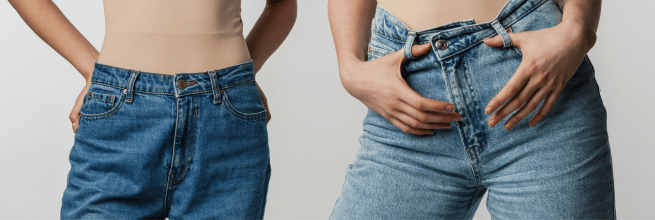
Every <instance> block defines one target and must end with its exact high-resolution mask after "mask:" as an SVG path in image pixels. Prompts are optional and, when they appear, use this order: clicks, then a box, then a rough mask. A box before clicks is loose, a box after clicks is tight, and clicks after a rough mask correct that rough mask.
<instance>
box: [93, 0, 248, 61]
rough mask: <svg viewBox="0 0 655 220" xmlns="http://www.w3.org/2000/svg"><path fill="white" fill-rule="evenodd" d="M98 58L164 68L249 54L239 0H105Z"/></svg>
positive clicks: (241, 58) (241, 59) (244, 57)
mask: <svg viewBox="0 0 655 220" xmlns="http://www.w3.org/2000/svg"><path fill="white" fill-rule="evenodd" d="M104 8H105V25H106V26H105V39H104V42H103V45H102V49H101V51H100V57H99V59H98V62H99V63H103V64H107V65H112V66H116V67H121V68H127V69H136V70H140V71H146V72H155V73H163V74H174V73H190V72H202V71H208V70H214V69H220V68H224V67H228V66H232V65H235V64H239V63H243V62H247V61H249V60H250V54H249V53H248V47H247V45H246V42H245V39H244V36H243V23H242V21H241V1H240V0H184V1H180V0H138V1H135V0H104Z"/></svg>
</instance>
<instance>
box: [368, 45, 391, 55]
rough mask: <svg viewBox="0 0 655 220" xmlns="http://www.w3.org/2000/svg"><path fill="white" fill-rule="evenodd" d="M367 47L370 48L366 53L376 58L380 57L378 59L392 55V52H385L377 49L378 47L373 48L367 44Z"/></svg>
mask: <svg viewBox="0 0 655 220" xmlns="http://www.w3.org/2000/svg"><path fill="white" fill-rule="evenodd" d="M368 46H369V47H370V48H371V49H370V50H369V52H368V53H371V54H373V55H377V56H380V57H383V56H386V55H387V54H389V53H393V52H387V51H386V50H384V49H382V48H379V47H376V46H373V45H371V44H369V45H368Z"/></svg>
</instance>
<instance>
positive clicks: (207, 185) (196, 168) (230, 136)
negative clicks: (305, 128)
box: [61, 62, 271, 219]
mask: <svg viewBox="0 0 655 220" xmlns="http://www.w3.org/2000/svg"><path fill="white" fill-rule="evenodd" d="M92 81H93V82H92V84H91V86H90V88H89V92H88V93H87V94H86V96H85V98H84V104H83V107H82V110H81V120H80V124H79V128H78V130H77V132H76V133H75V143H74V145H73V149H71V153H70V163H71V170H70V172H69V174H68V185H67V187H66V190H65V191H64V196H63V203H62V207H61V218H62V219H108V218H111V219H135V218H159V219H161V218H165V217H169V218H170V219H181V218H185V219H207V218H213V219H261V218H262V217H263V214H264V206H265V202H266V193H267V188H268V181H269V179H270V172H271V170H270V165H269V148H268V136H267V130H266V110H265V108H264V106H263V104H262V100H261V96H260V94H259V90H258V88H257V85H256V84H255V74H254V72H253V64H252V62H247V63H243V64H239V65H236V66H232V67H228V68H224V69H220V70H214V71H208V72H201V73H182V74H175V75H163V74H156V73H147V72H140V71H135V70H127V69H121V68H117V67H111V66H107V65H103V64H99V63H96V65H95V71H94V72H93V77H92Z"/></svg>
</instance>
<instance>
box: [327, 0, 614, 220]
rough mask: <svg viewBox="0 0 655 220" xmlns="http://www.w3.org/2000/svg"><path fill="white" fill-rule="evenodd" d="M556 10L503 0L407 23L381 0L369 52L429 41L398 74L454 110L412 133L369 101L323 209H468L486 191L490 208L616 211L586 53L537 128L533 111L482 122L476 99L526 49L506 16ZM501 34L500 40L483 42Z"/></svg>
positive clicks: (427, 212) (351, 213) (521, 214)
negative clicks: (467, 12)
mask: <svg viewBox="0 0 655 220" xmlns="http://www.w3.org/2000/svg"><path fill="white" fill-rule="evenodd" d="M561 18H562V11H561V8H560V7H559V5H557V3H556V2H555V0H510V1H509V2H508V3H507V4H506V5H505V7H504V8H503V9H502V10H501V12H500V13H499V15H498V17H497V18H496V19H494V20H493V21H491V22H486V23H480V24H476V23H475V22H474V21H473V20H465V21H459V22H453V23H450V24H445V25H442V26H438V27H435V28H431V29H426V30H419V31H410V30H409V29H408V28H407V27H406V26H405V25H404V24H403V23H402V22H401V21H400V20H398V19H397V18H395V17H394V16H393V15H392V14H390V13H389V12H387V11H385V10H384V9H382V8H379V7H378V9H377V12H376V15H375V18H374V19H373V23H372V39H371V41H370V44H369V54H368V55H369V60H373V59H377V58H379V57H381V56H384V55H386V54H388V53H390V52H394V51H398V50H400V49H402V48H403V47H404V48H409V46H411V45H413V44H423V43H431V44H432V48H433V49H432V52H430V53H428V54H427V55H425V56H422V57H416V58H415V57H412V56H411V53H410V54H406V55H405V56H406V57H407V58H408V59H410V61H409V62H408V63H407V64H406V66H405V69H404V70H403V77H404V79H405V80H406V81H407V83H408V84H409V86H410V87H411V88H412V89H413V90H415V91H416V92H418V93H419V94H420V95H422V96H424V97H427V98H431V99H436V100H442V101H446V102H450V103H453V104H454V105H455V108H456V112H458V113H459V114H461V116H462V121H461V122H451V125H452V129H444V130H434V135H432V136H416V135H412V134H408V133H403V132H402V131H400V129H398V128H396V127H395V126H394V125H393V124H392V123H391V122H389V121H387V120H386V119H384V118H383V117H382V116H381V115H379V114H377V113H376V112H373V111H370V110H369V112H368V115H367V116H366V118H365V119H364V125H363V130H364V134H363V135H362V136H361V137H360V139H359V141H360V143H361V149H360V150H359V152H358V153H357V156H356V159H355V161H354V162H353V163H352V164H351V165H349V166H348V168H347V169H346V178H345V183H344V185H343V189H342V194H341V196H340V197H339V199H338V200H337V202H336V205H335V207H334V210H333V213H332V216H331V219H435V218H440V219H471V218H473V215H474V214H475V211H476V209H477V207H478V205H479V203H480V201H481V198H482V197H483V195H484V194H485V193H486V192H488V193H489V194H488V200H487V208H488V210H489V213H490V214H491V216H492V218H494V219H534V218H538V219H582V218H584V219H614V218H616V217H615V205H614V181H613V174H612V159H611V154H610V146H609V142H608V135H607V119H606V116H607V115H606V111H605V107H604V106H603V102H602V100H601V97H600V93H599V88H598V84H597V83H596V79H595V77H594V69H593V67H592V65H591V62H590V61H589V59H588V58H586V57H585V59H584V61H583V62H582V64H581V65H580V67H579V69H578V70H577V72H576V73H575V75H574V76H573V78H572V79H571V80H570V81H569V82H568V84H567V85H566V87H565V88H564V90H563V91H562V93H561V95H560V96H559V99H558V100H557V103H556V104H555V106H554V108H553V109H552V110H551V111H550V112H549V113H548V115H547V116H546V117H545V118H544V119H543V121H541V122H540V123H539V124H537V125H536V126H535V127H534V128H530V126H529V125H528V121H529V120H528V119H529V118H531V117H532V116H533V115H534V112H533V113H532V114H530V115H529V116H528V117H526V119H524V120H522V121H521V122H520V123H518V124H517V125H516V126H515V127H514V128H513V129H512V130H510V131H505V130H504V128H503V126H495V127H494V128H490V127H489V126H487V121H488V120H489V117H490V115H485V114H484V106H486V104H487V103H489V101H490V100H491V99H492V98H493V97H494V96H495V95H496V94H498V92H499V91H500V90H501V88H502V87H503V86H504V85H505V84H506V83H507V82H508V80H509V79H510V77H512V75H513V74H514V72H515V71H516V69H517V67H518V65H519V63H520V62H521V57H522V54H521V50H520V49H519V48H516V47H512V46H511V39H509V38H508V35H507V32H506V30H505V28H509V29H510V31H512V32H517V33H518V32H524V31H533V30H539V29H544V28H548V27H553V26H555V25H557V24H559V23H560V22H561ZM497 34H500V35H501V36H502V37H503V39H504V42H505V46H506V47H504V48H503V47H501V48H492V47H489V46H486V45H485V44H484V43H482V40H483V39H485V38H489V37H493V36H496V35H497ZM507 118H509V117H507ZM503 123H504V121H502V122H501V123H499V124H500V125H502V124H503Z"/></svg>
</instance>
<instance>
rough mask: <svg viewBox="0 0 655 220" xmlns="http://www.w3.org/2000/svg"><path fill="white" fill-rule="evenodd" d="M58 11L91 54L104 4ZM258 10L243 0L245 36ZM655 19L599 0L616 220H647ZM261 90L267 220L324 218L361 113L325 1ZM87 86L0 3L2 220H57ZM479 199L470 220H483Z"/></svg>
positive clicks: (303, 6) (645, 5)
mask: <svg viewBox="0 0 655 220" xmlns="http://www.w3.org/2000/svg"><path fill="white" fill-rule="evenodd" d="M55 2H56V3H57V5H58V6H59V7H60V8H61V10H62V11H63V12H64V14H65V15H66V16H67V17H68V18H69V19H70V20H71V22H72V23H73V24H74V25H75V26H76V27H77V28H78V29H79V30H80V32H82V34H84V36H86V37H87V38H88V39H89V41H90V42H91V43H92V44H93V45H94V46H95V47H96V48H98V49H99V48H100V47H101V46H102V41H103V35H104V16H103V8H102V1H81V0H78V1H70V0H67V1H63V0H57V1H55ZM264 2H265V1H261V0H259V1H254V0H245V1H243V7H242V8H243V14H242V16H243V20H244V24H245V31H246V33H247V32H248V30H249V29H250V28H251V27H252V25H253V24H254V22H255V21H256V19H257V18H258V16H259V13H260V12H261V11H262V10H263V8H264ZM653 9H655V1H652V0H630V1H617V0H611V1H604V2H603V13H602V18H601V23H600V28H599V31H598V42H597V44H596V46H595V48H594V49H592V51H591V52H590V53H589V56H590V58H591V60H592V62H593V64H594V66H595V69H596V74H597V75H596V77H597V79H598V82H599V84H600V87H601V89H602V92H601V95H602V97H603V101H604V103H605V106H606V108H607V112H608V116H609V117H608V124H609V134H610V143H611V148H612V155H613V163H614V177H615V187H616V204H617V205H616V206H617V214H618V217H619V219H655V212H653V210H652V207H653V206H655V202H654V201H655V192H654V190H653V187H652V186H653V182H655V174H654V173H655V172H654V171H653V165H652V164H653V159H652V157H653V154H655V150H654V149H655V144H654V143H653V137H654V136H655V129H654V128H653V126H654V125H653V123H654V122H655V120H654V119H655V116H654V114H653V110H654V109H655V104H654V100H655V92H654V91H653V89H654V86H653V84H654V83H655V65H654V64H655V60H654V59H653V58H655V56H653V52H654V51H655V43H653V40H654V39H653V36H655V31H653V29H655V25H653V23H655V15H654V13H653ZM257 80H258V82H259V84H260V85H261V87H262V88H263V89H264V91H265V93H266V95H267V97H268V100H269V103H270V104H269V105H270V108H271V112H272V114H273V117H272V120H271V122H270V124H269V136H270V147H271V157H272V159H271V163H272V170H273V174H272V178H271V183H270V188H269V195H268V204H267V207H266V216H265V217H266V218H267V219H327V218H328V217H329V216H330V213H331V211H332V207H333V205H334V202H335V201H336V199H337V198H338V196H339V194H340V192H341V186H342V184H343V182H344V174H345V169H346V165H347V164H349V163H352V161H353V160H354V158H355V153H356V152H357V150H358V149H359V147H360V145H359V143H358V142H357V138H358V137H359V136H360V135H361V133H362V130H361V125H362V119H363V117H364V115H365V113H366V107H365V106H364V105H363V104H361V103H360V102H358V101H357V100H356V99H354V98H352V97H351V96H350V95H349V94H348V93H347V92H346V91H345V90H344V89H343V87H342V86H341V84H340V81H339V76H338V70H337V60H336V56H335V51H334V44H333V42H332V36H331V33H330V28H329V24H328V19H327V1H325V0H320V1H317V0H311V1H310V0H303V1H299V14H298V21H297V22H296V26H295V27H294V30H293V31H292V32H291V34H290V35H289V38H288V39H287V41H286V42H285V43H284V44H283V45H282V47H281V48H280V49H279V50H278V51H277V52H276V53H275V54H274V55H273V56H272V57H271V58H270V59H269V61H268V62H267V63H266V65H265V66H264V68H263V69H262V70H261V72H259V74H258V77H257ZM83 86H84V80H83V78H82V77H81V76H80V75H79V74H78V73H77V72H76V70H75V69H74V68H73V67H72V66H71V65H70V64H69V63H67V62H66V61H65V60H64V59H63V58H61V57H60V56H59V55H58V54H57V53H56V52H55V51H54V50H52V49H51V48H50V47H48V46H47V45H46V44H45V43H44V42H43V41H41V39H39V38H38V37H37V36H36V35H35V34H34V33H33V32H32V31H31V30H30V29H29V28H28V26H27V25H26V24H25V23H24V22H23V21H22V20H21V19H20V17H19V16H18V14H17V13H16V12H15V11H14V10H13V8H12V7H11V6H10V5H9V4H8V3H7V2H6V1H2V2H0V105H1V107H0V218H2V219H7V218H12V219H13V218H58V217H59V208H60V205H61V196H62V193H63V191H64V188H65V186H66V174H67V172H68V170H69V168H70V164H69V163H68V152H69V150H70V149H71V147H72V145H73V132H72V130H71V126H70V122H69V120H68V114H69V112H70V110H71V108H72V107H73V103H74V101H75V98H76V97H77V95H78V94H79V93H80V91H81V89H82V87H83ZM485 200H486V199H485ZM485 200H483V202H482V203H481V205H480V208H479V209H478V213H477V214H476V218H478V219H490V216H489V214H488V212H487V210H486V207H485V205H484V204H485ZM526 205H528V204H526Z"/></svg>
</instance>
